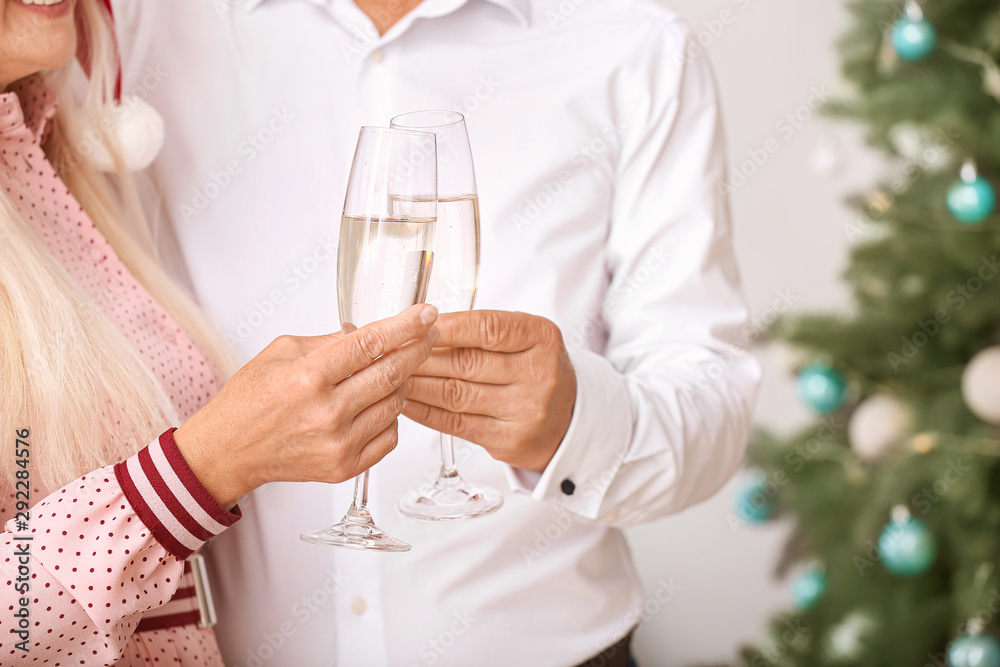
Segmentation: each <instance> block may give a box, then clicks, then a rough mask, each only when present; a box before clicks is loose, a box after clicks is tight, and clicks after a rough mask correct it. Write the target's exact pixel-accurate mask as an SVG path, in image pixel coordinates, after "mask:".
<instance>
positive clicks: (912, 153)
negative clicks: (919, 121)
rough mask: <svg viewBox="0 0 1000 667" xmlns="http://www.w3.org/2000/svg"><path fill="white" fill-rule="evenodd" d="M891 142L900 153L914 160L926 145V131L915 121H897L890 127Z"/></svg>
mask: <svg viewBox="0 0 1000 667" xmlns="http://www.w3.org/2000/svg"><path fill="white" fill-rule="evenodd" d="M889 142H890V143H892V145H893V147H894V148H895V149H896V150H897V151H898V152H899V154H900V155H902V156H903V157H905V158H909V159H911V160H912V159H914V158H916V157H917V156H919V155H920V152H921V151H922V150H923V149H924V146H926V132H925V131H924V130H923V129H921V128H920V127H919V126H918V125H915V124H914V123H897V124H896V125H893V126H892V127H891V128H890V129H889Z"/></svg>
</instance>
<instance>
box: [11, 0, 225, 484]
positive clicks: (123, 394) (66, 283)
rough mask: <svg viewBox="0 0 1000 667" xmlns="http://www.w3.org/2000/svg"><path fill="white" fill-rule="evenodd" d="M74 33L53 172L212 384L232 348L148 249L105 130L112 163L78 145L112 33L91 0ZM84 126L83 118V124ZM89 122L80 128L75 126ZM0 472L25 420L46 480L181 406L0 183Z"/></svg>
mask: <svg viewBox="0 0 1000 667" xmlns="http://www.w3.org/2000/svg"><path fill="white" fill-rule="evenodd" d="M76 11H77V24H78V27H79V32H80V39H82V40H86V42H85V43H86V49H87V51H88V52H89V55H90V58H89V61H90V66H89V69H90V72H89V83H88V86H87V90H86V93H85V94H84V95H83V96H82V97H79V98H78V96H76V95H74V94H73V93H72V91H71V90H70V86H69V85H68V84H67V79H68V75H67V71H68V70H69V67H70V66H67V67H65V68H63V69H62V70H60V71H55V72H50V73H48V74H47V75H46V81H47V83H48V84H49V86H50V87H52V88H53V89H54V90H55V91H56V92H57V94H58V95H59V99H60V104H59V110H58V111H57V112H56V116H55V117H54V119H53V122H52V130H51V134H50V136H49V138H48V139H47V141H46V144H45V146H44V150H45V152H46V155H47V156H48V158H49V160H50V162H51V163H52V164H53V166H54V167H55V169H56V171H57V172H58V173H59V176H60V177H61V178H62V179H63V181H64V182H65V183H66V185H67V187H68V188H69V190H70V192H72V193H73V195H74V197H76V199H77V201H78V202H79V203H80V205H81V206H82V207H83V209H84V211H86V213H87V214H88V216H89V217H90V219H91V220H92V221H93V222H94V224H95V225H96V226H97V228H98V230H99V231H100V232H101V233H102V234H103V235H104V237H105V238H106V239H107V240H108V242H109V243H110V245H111V247H112V248H113V249H114V250H115V252H116V254H117V255H118V256H119V257H120V258H121V260H122V262H123V263H124V264H125V266H126V267H127V268H128V269H129V271H130V272H131V273H132V275H134V276H135V277H136V279H137V280H138V281H139V283H140V284H141V285H142V286H143V287H144V288H145V289H146V290H147V291H148V292H149V293H150V294H151V295H152V297H153V298H154V299H155V300H156V301H157V302H158V303H159V304H160V305H161V306H162V307H163V308H164V309H165V310H166V312H167V313H168V314H169V315H171V316H172V317H173V318H174V320H175V321H176V322H177V323H178V324H179V325H180V326H181V328H182V329H183V330H184V332H185V333H186V334H187V335H188V336H189V337H190V338H191V339H192V340H193V341H194V343H195V344H196V345H197V346H198V347H199V349H200V350H201V351H202V352H203V353H204V354H205V355H206V357H207V358H208V359H209V362H210V364H211V366H212V370H213V372H214V374H215V377H216V381H217V382H218V384H219V385H221V384H222V382H223V381H224V380H225V379H226V378H227V377H228V374H229V373H230V372H231V370H232V368H233V362H232V357H231V356H230V353H229V351H228V349H226V348H225V347H224V346H223V344H222V342H221V340H222V338H221V336H218V335H217V334H216V332H215V331H214V330H213V329H212V328H211V327H209V326H208V325H207V324H206V323H205V322H204V321H203V319H202V318H201V316H200V315H199V312H198V309H197V308H196V306H195V305H194V304H193V303H192V302H191V300H190V299H188V298H187V297H186V296H185V295H184V294H183V293H182V292H181V291H180V290H179V289H178V288H177V287H176V286H175V285H174V284H173V283H172V282H171V281H170V279H169V278H168V276H167V274H166V272H165V271H164V270H163V268H162V265H161V263H160V262H159V259H158V257H157V255H156V251H155V249H154V245H153V242H152V238H151V236H150V233H149V228H148V226H147V224H146V221H145V218H144V215H143V212H142V208H141V206H140V202H139V197H138V196H137V194H136V189H135V185H134V183H133V181H132V179H131V177H130V175H129V174H128V172H127V170H126V169H125V166H124V163H123V161H122V158H121V151H120V149H119V147H118V146H117V145H115V143H116V139H115V137H114V136H113V133H109V132H99V133H98V135H99V136H100V138H101V141H102V142H103V143H104V144H105V147H106V148H107V150H108V152H109V154H110V155H111V156H112V158H113V160H114V162H115V165H116V171H115V173H114V174H112V175H105V174H103V173H101V172H98V171H97V170H96V169H95V168H94V167H93V166H92V165H91V164H90V163H89V162H88V161H87V160H86V159H85V158H84V157H83V155H82V153H81V149H82V148H86V147H88V145H87V141H93V137H94V134H95V133H94V132H93V130H92V128H94V127H97V125H98V121H99V120H100V119H101V118H104V117H106V116H107V112H108V105H109V104H111V103H112V101H113V99H114V89H115V79H116V76H117V69H116V65H115V61H116V57H115V50H114V49H115V44H114V40H113V33H112V27H111V23H110V20H109V16H108V14H107V12H106V10H105V9H104V7H103V6H102V3H100V2H99V1H98V0H79V2H78V3H77V7H76ZM88 129H89V130H91V131H90V132H89V133H88ZM85 133H87V139H86V140H85V139H84V135H85ZM0 238H2V239H3V243H0V378H2V381H3V386H2V388H0V425H2V428H3V434H4V435H3V438H2V439H0V440H2V446H0V472H2V474H3V477H4V479H5V480H7V481H8V483H12V482H10V480H12V479H13V477H14V472H15V470H16V469H17V461H16V456H15V447H14V446H13V440H12V438H13V434H14V432H15V431H19V430H22V429H30V437H29V442H30V443H31V446H30V451H31V461H32V468H33V475H37V479H34V478H33V479H32V486H39V485H41V486H43V487H44V488H46V489H49V490H54V489H56V488H58V487H60V486H62V485H63V484H65V483H67V482H69V481H71V480H73V479H75V478H76V477H79V476H80V475H81V474H83V473H85V472H88V471H91V470H94V469H96V468H99V467H101V466H104V465H107V464H109V463H112V462H116V461H120V460H122V459H124V458H127V457H128V456H130V455H131V454H133V453H134V452H135V451H137V450H138V449H139V448H141V447H142V446H144V445H146V444H147V443H148V442H150V441H151V440H152V439H153V438H155V437H156V436H157V435H159V434H160V433H161V432H162V431H164V430H165V429H166V428H168V427H169V426H172V425H174V426H179V424H178V415H177V413H176V410H175V408H174V406H173V405H172V403H171V401H170V397H169V396H168V395H167V393H166V391H165V390H164V388H163V387H162V386H161V383H160V381H159V379H158V378H157V377H156V376H155V375H154V373H153V371H152V370H151V369H150V368H149V367H148V365H147V364H146V363H145V362H144V361H143V359H142V357H141V356H140V355H139V353H138V352H137V351H136V350H135V348H134V346H133V345H132V344H131V343H130V342H129V341H128V340H127V339H126V337H125V336H124V335H123V334H122V333H121V332H120V331H119V330H118V328H117V327H116V326H115V325H114V323H113V322H112V321H111V320H110V319H109V318H108V317H107V316H106V315H105V314H104V313H103V311H102V310H101V307H100V305H99V304H98V303H97V302H96V300H94V299H93V298H92V297H91V296H89V295H88V294H87V293H86V292H85V291H84V290H83V289H81V288H80V286H79V285H77V284H76V283H75V281H74V280H73V279H72V278H71V277H70V276H69V274H68V273H67V272H66V270H65V269H64V268H63V267H62V265H61V264H60V263H59V262H58V261H57V260H56V259H55V257H54V256H53V255H52V254H51V253H50V252H49V251H48V249H47V248H46V247H45V246H44V245H43V244H42V243H41V241H40V240H39V239H38V238H37V236H36V235H35V234H34V233H33V232H32V231H31V230H30V229H29V228H28V226H27V225H26V224H25V222H24V220H23V219H22V217H21V215H20V214H19V213H18V211H17V209H16V208H15V207H14V205H13V204H12V202H10V201H9V200H8V197H7V196H6V194H5V193H4V192H2V190H0Z"/></svg>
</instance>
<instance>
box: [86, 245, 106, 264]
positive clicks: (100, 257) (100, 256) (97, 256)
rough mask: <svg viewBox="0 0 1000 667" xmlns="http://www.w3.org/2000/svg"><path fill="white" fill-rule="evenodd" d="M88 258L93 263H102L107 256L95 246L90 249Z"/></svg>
mask: <svg viewBox="0 0 1000 667" xmlns="http://www.w3.org/2000/svg"><path fill="white" fill-rule="evenodd" d="M90 258H91V259H92V260H94V261H95V262H103V261H104V260H105V259H106V258H107V255H106V254H105V253H104V251H103V250H101V249H100V248H98V247H96V246H95V247H93V248H91V249H90Z"/></svg>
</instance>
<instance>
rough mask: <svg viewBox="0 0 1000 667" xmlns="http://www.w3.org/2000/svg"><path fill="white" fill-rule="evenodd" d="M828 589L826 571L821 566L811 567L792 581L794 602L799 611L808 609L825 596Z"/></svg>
mask: <svg viewBox="0 0 1000 667" xmlns="http://www.w3.org/2000/svg"><path fill="white" fill-rule="evenodd" d="M825 590H826V572H825V571H824V570H823V568H821V567H816V566H813V567H810V568H809V569H807V570H806V571H805V572H803V573H802V574H800V575H799V576H798V577H796V578H795V581H793V582H792V603H793V604H794V605H795V608H796V609H798V610H799V611H806V610H807V609H809V608H811V607H812V606H813V605H814V604H816V601H817V600H819V599H820V597H822V596H823V591H825Z"/></svg>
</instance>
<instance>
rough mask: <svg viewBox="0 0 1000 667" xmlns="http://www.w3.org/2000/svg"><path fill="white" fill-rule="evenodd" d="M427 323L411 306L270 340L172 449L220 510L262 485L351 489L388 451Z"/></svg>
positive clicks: (179, 433)
mask: <svg viewBox="0 0 1000 667" xmlns="http://www.w3.org/2000/svg"><path fill="white" fill-rule="evenodd" d="M436 320H437V310H436V309H435V308H434V307H433V306H428V305H417V306H413V307H411V308H408V309H407V310H405V311H404V312H403V313H401V314H399V315H397V316H396V317H392V318H389V319H385V320H381V321H379V322H374V323H372V324H369V325H367V326H365V327H362V328H361V329H358V330H356V331H352V332H350V333H345V332H338V333H335V334H330V335H327V336H314V337H296V336H281V337H279V338H276V339H275V340H274V342H272V343H271V344H270V345H268V346H267V347H266V348H265V349H264V350H263V351H262V352H261V353H260V354H258V355H257V356H256V357H254V358H253V359H252V360H250V362H249V363H247V365H246V366H244V367H243V368H241V369H240V370H239V371H238V372H237V373H236V374H235V375H233V377H232V378H231V379H230V380H229V382H227V383H226V385H225V386H224V387H223V388H222V389H221V390H220V391H219V393H218V395H216V396H215V398H213V399H212V400H211V401H210V402H209V403H208V404H207V405H206V406H204V407H203V408H202V409H201V410H199V411H198V412H197V413H196V414H195V415H194V416H193V417H191V418H190V419H189V420H188V421H186V422H185V423H184V424H183V425H181V427H180V428H178V429H177V430H176V431H175V432H174V440H175V442H176V443H177V446H178V447H179V448H180V450H181V453H182V454H183V455H184V459H185V460H186V461H187V463H188V465H189V466H190V467H191V470H192V471H193V472H194V473H195V475H197V477H198V479H199V480H200V481H201V483H202V484H203V485H204V486H205V488H206V489H207V490H208V491H209V492H210V493H211V494H212V495H213V496H214V497H215V499H216V500H218V501H219V503H220V504H222V505H224V506H225V507H227V508H229V507H232V506H233V505H235V504H236V502H237V501H238V500H239V499H240V498H242V497H243V496H244V495H246V494H247V493H249V492H250V491H252V490H253V489H255V488H257V487H258V486H260V485H261V484H264V483H266V482H274V481H318V482H342V481H344V480H347V479H350V478H352V477H354V476H355V475H357V474H359V473H361V472H363V471H364V470H367V469H368V468H370V467H371V466H373V465H375V463H377V462H378V461H380V460H381V459H382V457H384V456H385V455H386V454H388V453H389V452H390V451H392V449H393V448H394V447H395V446H396V441H397V431H396V429H397V422H396V418H397V417H398V416H399V414H400V411H401V410H402V408H403V386H404V383H405V382H406V380H407V378H409V377H410V375H411V374H412V373H413V372H414V371H415V370H417V368H418V367H419V366H420V364H422V363H423V362H424V360H425V359H427V357H428V355H429V354H430V351H431V347H432V346H433V344H434V341H435V340H436V339H437V335H438V331H437V327H433V328H432V325H433V324H434V322H435V321H436ZM345 328H346V327H345Z"/></svg>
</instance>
